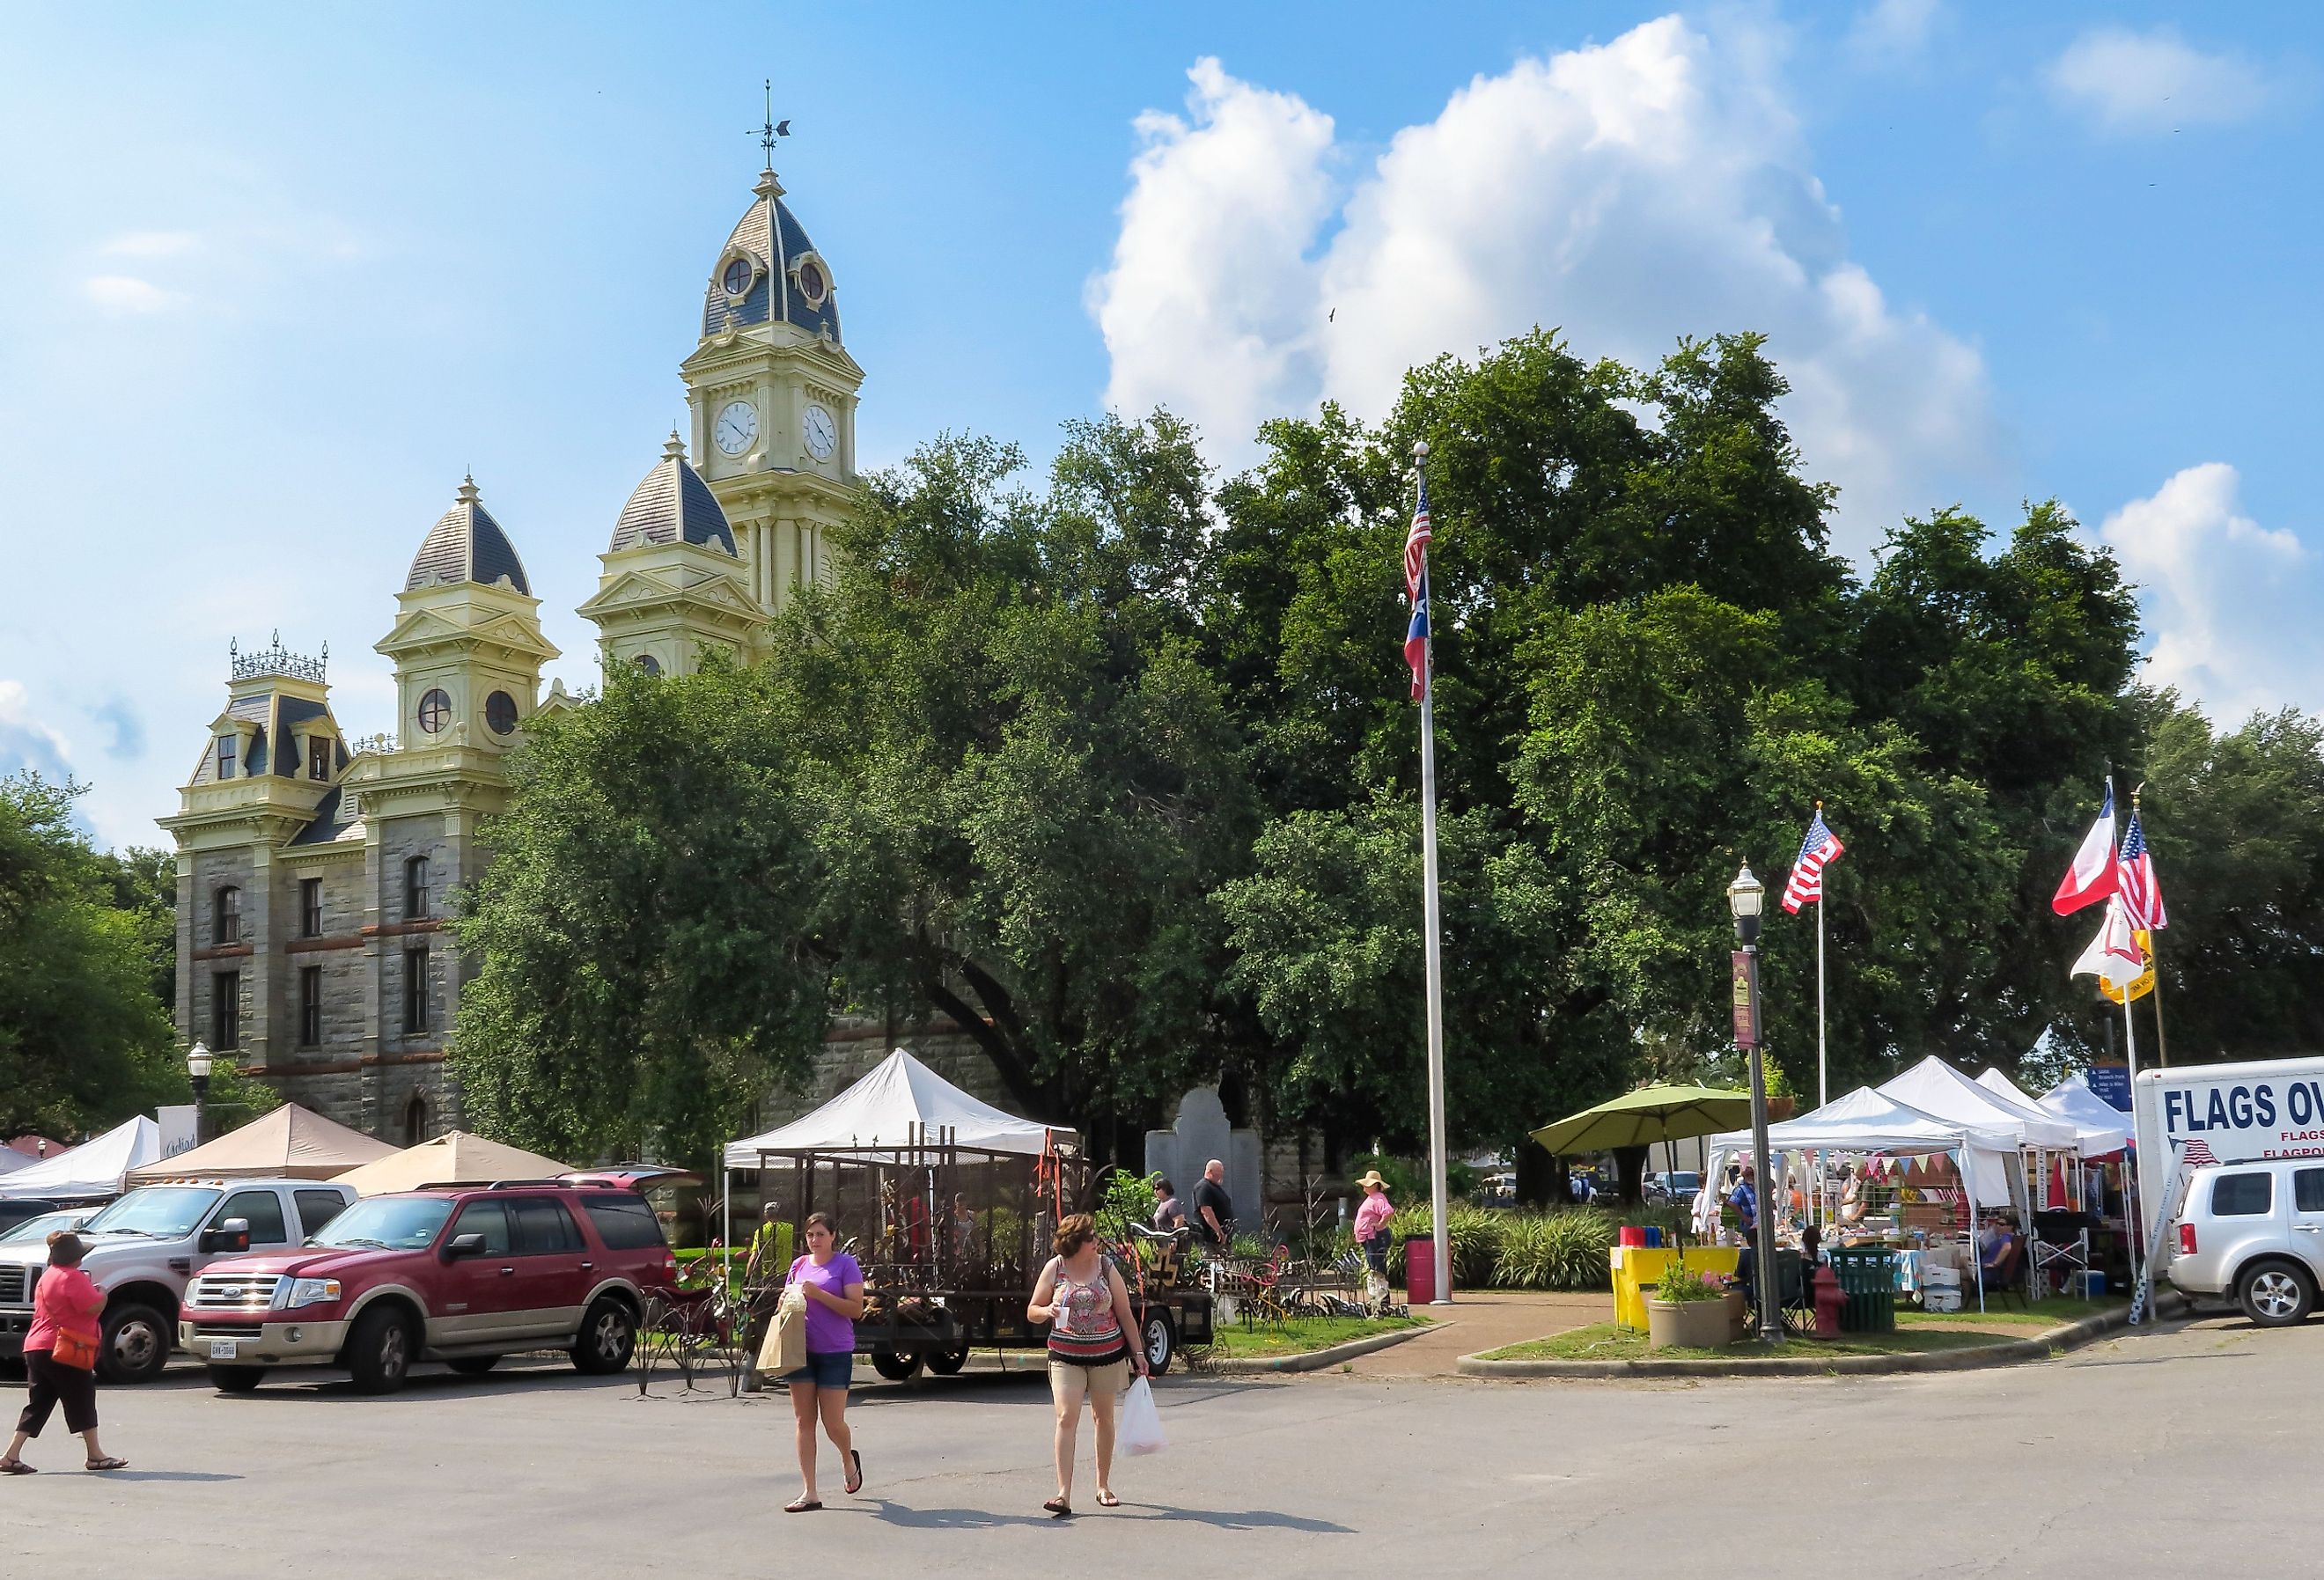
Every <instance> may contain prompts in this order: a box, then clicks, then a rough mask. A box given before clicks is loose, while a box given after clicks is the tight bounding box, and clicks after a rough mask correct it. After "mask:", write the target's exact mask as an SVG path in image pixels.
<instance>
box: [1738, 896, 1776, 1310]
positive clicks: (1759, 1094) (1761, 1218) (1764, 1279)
mask: <svg viewBox="0 0 2324 1580" xmlns="http://www.w3.org/2000/svg"><path fill="white" fill-rule="evenodd" d="M1766 900H1767V891H1766V885H1765V884H1763V883H1761V882H1759V880H1758V879H1757V878H1755V877H1753V876H1752V875H1751V869H1750V867H1748V865H1747V866H1745V867H1744V868H1743V869H1742V870H1741V871H1740V872H1738V873H1736V874H1735V881H1734V882H1732V883H1729V885H1727V906H1728V909H1729V910H1731V911H1733V912H1734V913H1735V941H1736V942H1737V943H1738V944H1740V945H1742V946H1743V947H1741V948H1740V949H1738V950H1737V951H1736V952H1735V956H1734V961H1733V965H1734V984H1735V1040H1736V1041H1737V1042H1738V1043H1739V1044H1741V1045H1742V1047H1743V1049H1745V1051H1746V1052H1748V1054H1749V1056H1750V1059H1751V1172H1752V1176H1753V1179H1752V1186H1751V1189H1752V1193H1753V1197H1754V1205H1755V1207H1756V1209H1757V1210H1756V1211H1755V1212H1754V1213H1753V1214H1752V1218H1753V1224H1752V1228H1753V1234H1752V1240H1753V1243H1754V1246H1755V1248H1756V1249H1755V1260H1756V1261H1757V1262H1758V1264H1759V1265H1758V1281H1759V1342H1760V1343H1762V1344H1782V1343H1783V1342H1784V1314H1783V1309H1782V1307H1779V1306H1777V1305H1776V1303H1775V1292H1776V1288H1777V1280H1776V1277H1775V1211H1774V1204H1775V1183H1774V1176H1773V1175H1772V1174H1771V1173H1770V1172H1769V1171H1768V1168H1767V1067H1766V1063H1765V1061H1764V1060H1762V1058H1760V1055H1759V1044H1760V1041H1761V1038H1760V1021H1759V910H1760V908H1761V907H1762V906H1763V905H1765V904H1766Z"/></svg>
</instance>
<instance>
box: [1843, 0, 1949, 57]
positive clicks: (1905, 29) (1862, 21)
mask: <svg viewBox="0 0 2324 1580" xmlns="http://www.w3.org/2000/svg"><path fill="white" fill-rule="evenodd" d="M1943 10H1944V6H1943V5H1942V3H1941V0H1875V4H1873V5H1867V6H1866V7H1865V8H1864V9H1863V11H1862V12H1860V13H1858V15H1857V18H1856V21H1855V22H1854V23H1851V24H1850V25H1849V30H1848V47H1849V52H1850V53H1852V54H1854V55H1856V56H1858V58H1859V59H1862V60H1895V59H1898V58H1900V57H1902V56H1905V55H1911V54H1914V53H1915V52H1917V51H1920V50H1921V49H1922V48H1923V47H1924V46H1926V44H1927V43H1928V42H1929V34H1930V32H1932V30H1933V29H1934V28H1935V26H1936V23H1937V18H1938V16H1939V15H1940V14H1941V13H1942V12H1943Z"/></svg>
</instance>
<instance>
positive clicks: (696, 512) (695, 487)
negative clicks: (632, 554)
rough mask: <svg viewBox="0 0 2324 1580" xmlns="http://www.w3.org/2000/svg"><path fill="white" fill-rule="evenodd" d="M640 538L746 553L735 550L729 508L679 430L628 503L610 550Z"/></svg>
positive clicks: (635, 543)
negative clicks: (696, 462)
mask: <svg viewBox="0 0 2324 1580" xmlns="http://www.w3.org/2000/svg"><path fill="white" fill-rule="evenodd" d="M641 543H691V544H693V545H694V546H695V547H696V548H697V549H715V550H720V551H722V552H724V554H726V555H727V556H728V557H730V558H734V559H739V558H741V557H740V555H738V554H737V553H736V552H735V549H734V529H733V527H731V526H729V525H728V524H727V522H726V513H725V512H724V511H723V510H721V509H719V508H718V501H717V499H716V497H715V495H713V494H711V492H710V485H708V484H707V483H705V482H704V481H703V480H702V474H701V473H699V472H697V471H696V470H695V469H694V467H693V466H692V465H691V464H690V463H689V462H688V461H687V458H686V445H685V442H684V441H683V440H681V439H679V438H678V435H677V434H676V433H672V434H671V435H670V436H669V443H668V444H666V445H664V446H663V447H662V452H661V459H660V460H659V461H656V462H655V463H654V467H653V470H652V471H650V472H648V473H647V474H646V475H645V480H644V481H643V482H641V483H640V484H639V485H638V486H637V489H636V491H635V492H634V493H632V494H631V495H630V502H629V504H625V505H623V506H622V514H621V517H620V519H619V520H617V521H615V522H613V543H612V545H611V546H610V547H608V548H607V550H605V551H606V552H607V553H608V554H617V553H619V552H621V550H624V549H634V548H636V547H638V545H640V544H641Z"/></svg>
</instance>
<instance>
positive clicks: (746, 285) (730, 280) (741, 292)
mask: <svg viewBox="0 0 2324 1580" xmlns="http://www.w3.org/2000/svg"><path fill="white" fill-rule="evenodd" d="M757 273H758V271H756V270H754V269H752V267H751V260H750V259H748V258H731V259H729V260H727V263H726V271H725V273H724V274H722V275H720V276H719V281H718V282H719V284H721V285H723V286H724V287H725V288H726V294H727V295H729V296H747V295H749V294H750V291H751V282H752V279H753V278H754V277H755V276H756V274H757Z"/></svg>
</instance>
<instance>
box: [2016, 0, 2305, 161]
mask: <svg viewBox="0 0 2324 1580" xmlns="http://www.w3.org/2000/svg"><path fill="white" fill-rule="evenodd" d="M2050 87H2051V89H2052V91H2053V92H2054V93H2055V94H2056V95H2057V97H2058V98H2059V99H2060V100H2061V102H2062V103H2064V104H2065V105H2066V106H2069V107H2070V108H2072V109H2075V110H2078V111H2080V113H2082V114H2083V115H2088V116H2089V118H2090V119H2091V120H2092V121H2093V122H2094V123H2095V124H2096V125H2097V126H2098V129H2099V130H2101V131H2105V132H2109V133H2116V134H2138V133H2161V134H2165V135H2167V134H2170V133H2172V132H2174V131H2176V130H2178V129H2179V128H2180V127H2181V126H2195V125H2232V124H2233V123H2235V122H2237V121H2245V120H2249V119H2250V118H2251V117H2252V116H2254V115H2257V114H2259V113H2260V111H2261V110H2263V109H2264V108H2265V107H2266V106H2267V102H2268V100H2269V99H2270V98H2271V97H2273V94H2274V91H2275V89H2274V85H2273V83H2271V81H2270V80H2269V79H2268V77H2267V75H2266V73H2264V71H2262V70H2261V69H2260V68H2259V67H2258V66H2256V65H2255V64H2254V63H2252V62H2251V61H2249V60H2245V59H2244V58H2242V57H2241V56H2238V55H2231V54H2216V55H2214V54H2206V53H2204V52H2203V51H2200V50H2198V49H2196V48H2195V47H2194V46H2193V45H2191V44H2190V43H2188V42H2186V41H2185V40H2184V39H2181V37H2180V36H2179V34H2178V33H2177V32H2175V31H2174V30H2172V29H2171V28H2167V27H2165V28H2157V29H2156V30H2154V31H2153V32H2145V33H2139V32H2131V31H2130V30H2129V29H2127V28H2120V27H2094V28H2091V29H2089V31H2088V32H2084V33H2083V34H2082V35H2081V36H2080V38H2077V39H2076V40H2075V41H2074V42H2072V43H2070V44H2069V45H2067V46H2066V52H2065V53H2064V54H2062V55H2061V56H2059V57H2058V59H2057V60H2056V62H2055V63H2053V64H2052V66H2051V68H2050Z"/></svg>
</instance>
